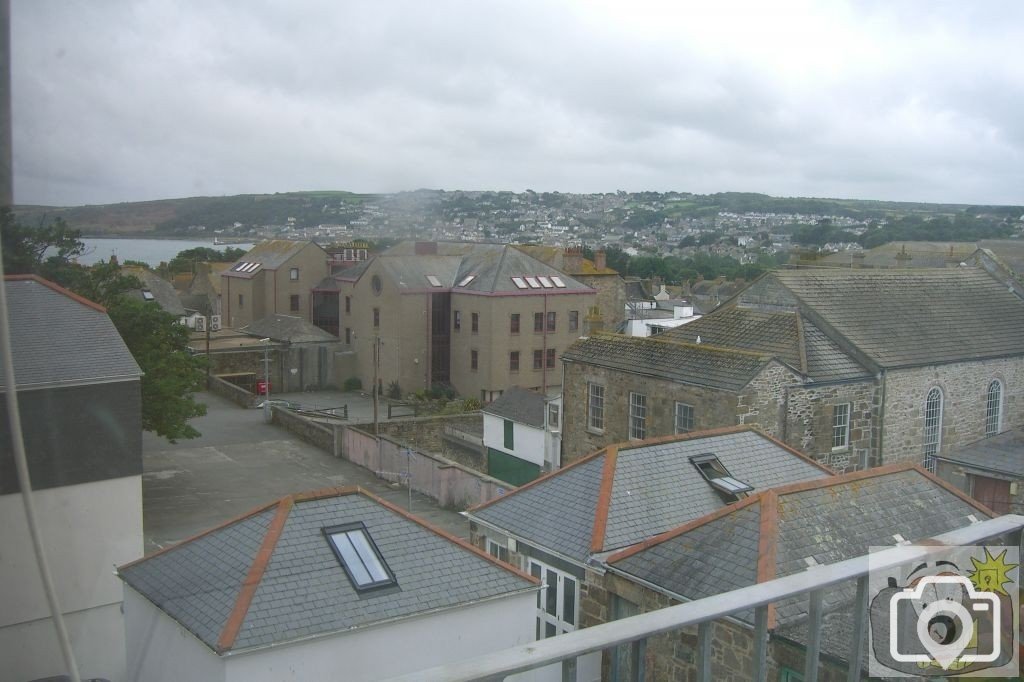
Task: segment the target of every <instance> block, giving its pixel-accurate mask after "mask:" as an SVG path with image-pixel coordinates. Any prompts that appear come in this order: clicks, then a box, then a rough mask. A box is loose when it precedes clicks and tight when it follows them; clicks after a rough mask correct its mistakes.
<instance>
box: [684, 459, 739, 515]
mask: <svg viewBox="0 0 1024 682" xmlns="http://www.w3.org/2000/svg"><path fill="white" fill-rule="evenodd" d="M690 462H692V463H693V465H694V466H695V467H697V471H699V472H700V473H701V475H702V476H703V477H704V479H705V480H706V481H707V482H708V483H710V484H711V487H712V488H714V489H715V492H717V493H718V494H719V495H721V496H722V499H723V500H724V501H725V503H726V504H731V503H733V502H735V501H736V500H738V499H740V498H741V497H746V496H747V494H748V493H750V492H751V491H752V490H753V489H754V488H753V487H752V486H750V485H748V484H746V483H744V482H743V481H740V480H738V479H736V478H733V476H732V474H730V473H729V470H728V469H726V468H725V465H724V464H722V462H721V460H719V459H718V457H717V456H716V455H714V454H712V453H710V452H708V453H704V454H702V455H694V456H693V457H691V458H690Z"/></svg>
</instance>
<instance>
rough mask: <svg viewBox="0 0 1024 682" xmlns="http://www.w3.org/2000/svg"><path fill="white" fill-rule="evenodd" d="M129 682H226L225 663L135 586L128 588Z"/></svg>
mask: <svg viewBox="0 0 1024 682" xmlns="http://www.w3.org/2000/svg"><path fill="white" fill-rule="evenodd" d="M124 623H125V629H124V633H123V634H124V637H125V640H126V642H127V650H128V656H127V659H128V666H127V675H126V676H125V679H126V680H128V681H129V682H136V681H138V682H186V681H191V680H195V681H196V682H199V681H202V682H223V680H224V679H225V674H226V673H225V669H226V665H225V662H224V661H223V660H222V659H221V658H220V657H219V656H218V655H217V654H215V653H213V651H212V650H211V649H210V648H209V647H208V646H206V645H205V644H203V643H202V642H201V641H199V639H197V638H196V636H195V635H193V634H192V633H191V632H189V631H188V630H186V629H185V628H183V627H181V625H179V624H178V622H177V621H175V620H174V619H173V618H171V617H170V616H168V615H167V614H165V613H164V612H163V611H161V610H160V609H158V608H157V607H156V606H154V605H153V604H152V603H150V601H149V600H148V599H146V598H145V597H143V596H142V595H140V594H139V593H138V592H136V591H135V590H134V589H132V588H131V587H129V586H127V585H125V586H124Z"/></svg>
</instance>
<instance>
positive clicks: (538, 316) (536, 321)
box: [533, 313, 544, 332]
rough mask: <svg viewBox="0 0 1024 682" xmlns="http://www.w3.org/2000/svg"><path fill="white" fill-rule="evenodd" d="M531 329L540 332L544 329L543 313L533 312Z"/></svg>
mask: <svg viewBox="0 0 1024 682" xmlns="http://www.w3.org/2000/svg"><path fill="white" fill-rule="evenodd" d="M533 331H535V332H542V331H544V313H534V314H533Z"/></svg>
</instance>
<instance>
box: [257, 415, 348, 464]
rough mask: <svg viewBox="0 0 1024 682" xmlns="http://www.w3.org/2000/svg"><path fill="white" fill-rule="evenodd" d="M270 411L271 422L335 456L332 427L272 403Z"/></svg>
mask: <svg viewBox="0 0 1024 682" xmlns="http://www.w3.org/2000/svg"><path fill="white" fill-rule="evenodd" d="M270 411H271V422H272V423H274V424H277V425H278V426H283V427H284V428H286V429H288V430H289V431H291V432H292V433H294V434H295V435H296V436H298V437H299V438H301V439H302V440H304V441H306V442H307V443H310V444H311V445H315V446H317V447H318V448H320V449H321V450H326V451H327V452H329V453H331V454H334V455H335V456H337V455H336V453H335V452H334V430H333V429H331V428H330V427H328V426H324V425H323V424H318V423H316V422H314V421H312V420H311V419H307V418H305V417H303V416H301V415H298V414H295V413H294V412H292V411H291V410H289V409H287V408H283V407H280V406H278V405H273V406H272V407H271V408H270Z"/></svg>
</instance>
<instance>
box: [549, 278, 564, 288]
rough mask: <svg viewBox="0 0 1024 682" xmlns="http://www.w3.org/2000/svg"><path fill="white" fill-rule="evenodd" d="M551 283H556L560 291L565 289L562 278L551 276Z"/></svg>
mask: <svg viewBox="0 0 1024 682" xmlns="http://www.w3.org/2000/svg"><path fill="white" fill-rule="evenodd" d="M551 281H552V282H554V283H555V286H556V287H558V288H559V289H564V288H565V282H563V281H562V278H561V277H558V276H556V275H552V276H551Z"/></svg>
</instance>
